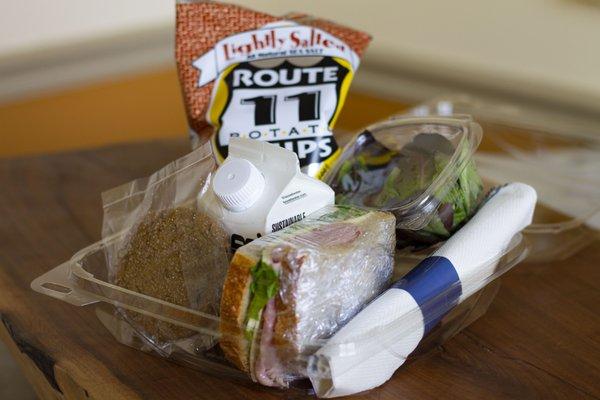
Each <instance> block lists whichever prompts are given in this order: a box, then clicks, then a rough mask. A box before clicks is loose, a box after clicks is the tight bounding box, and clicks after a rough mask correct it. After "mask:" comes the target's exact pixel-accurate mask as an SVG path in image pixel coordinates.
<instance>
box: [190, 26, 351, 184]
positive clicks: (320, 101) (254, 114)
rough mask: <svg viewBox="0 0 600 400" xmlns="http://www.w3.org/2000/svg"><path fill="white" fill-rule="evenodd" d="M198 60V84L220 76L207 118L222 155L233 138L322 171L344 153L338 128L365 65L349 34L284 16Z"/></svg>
mask: <svg viewBox="0 0 600 400" xmlns="http://www.w3.org/2000/svg"><path fill="white" fill-rule="evenodd" d="M192 65H193V66H194V68H196V69H197V70H198V71H199V78H198V82H197V85H198V87H202V86H204V85H206V84H208V83H211V82H214V85H213V88H212V93H211V100H210V104H209V106H208V109H207V112H206V120H207V122H208V123H209V124H210V125H211V126H212V127H213V128H214V133H213V136H212V141H213V145H214V149H215V153H216V156H217V160H218V161H219V162H221V161H223V160H224V159H225V158H226V157H227V149H228V144H229V139H230V138H232V137H243V138H250V139H256V140H264V141H268V142H270V143H273V144H277V145H279V146H281V147H284V148H286V149H288V150H292V151H294V152H295V153H296V154H297V155H298V159H299V161H300V166H301V168H302V171H303V172H305V173H307V174H308V175H310V176H313V177H316V178H321V177H322V176H323V174H324V173H325V172H326V171H327V170H328V169H329V168H330V167H331V165H332V164H333V162H334V161H335V159H336V157H338V155H339V152H340V151H339V149H338V146H337V143H336V141H335V138H334V136H333V133H332V129H333V126H334V124H335V122H336V120H337V118H338V116H339V114H340V111H341V109H342V107H343V105H344V101H345V99H346V95H347V93H348V89H349V87H350V83H351V81H352V78H353V76H354V73H355V71H356V69H357V68H358V65H359V56H358V55H357V54H356V53H355V52H354V50H353V49H352V48H351V47H350V46H349V45H348V44H346V43H345V42H344V41H342V40H340V39H339V38H337V37H336V36H334V35H332V34H330V33H328V32H326V31H324V30H322V29H319V28H316V27H314V26H308V25H301V24H298V23H296V22H294V21H286V20H283V21H277V22H273V23H268V24H266V25H264V26H262V27H261V28H260V29H255V30H250V31H245V32H241V33H238V34H235V35H231V36H228V37H226V38H224V39H222V40H220V41H218V42H217V43H216V44H215V45H214V47H213V48H212V49H211V50H210V51H208V52H206V53H205V54H203V55H202V56H201V57H199V58H198V59H196V60H194V62H193V64H192Z"/></svg>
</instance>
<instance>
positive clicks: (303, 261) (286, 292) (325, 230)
mask: <svg viewBox="0 0 600 400" xmlns="http://www.w3.org/2000/svg"><path fill="white" fill-rule="evenodd" d="M394 228H395V218H394V216H393V215H392V214H390V213H387V212H380V211H367V210H363V209H358V208H354V207H347V206H328V207H325V208H323V209H321V210H319V211H317V212H315V213H313V214H311V215H310V216H309V217H308V218H306V219H305V220H303V221H301V222H297V223H295V224H293V225H291V226H289V227H287V228H286V229H284V230H281V231H279V232H276V233H273V234H270V235H267V236H264V237H262V238H259V239H256V240H254V241H253V242H251V243H249V244H247V245H245V246H242V247H240V248H239V249H238V250H237V251H236V253H235V255H234V257H233V259H232V261H231V264H230V267H229V271H228V272H227V278H226V281H225V285H224V288H223V294H222V298H221V324H220V330H221V339H220V345H221V348H222V349H223V351H224V353H225V355H226V357H227V358H228V359H229V360H230V361H231V362H232V363H233V364H235V365H236V366H237V367H238V368H240V369H241V370H243V371H245V372H247V373H248V374H249V375H250V376H251V377H252V379H253V380H254V381H256V382H259V383H261V384H263V385H267V386H279V387H287V386H289V384H290V382H292V381H294V380H297V379H300V378H303V377H305V376H306V372H305V371H306V359H307V357H308V356H309V355H310V354H312V353H313V352H314V351H316V348H315V347H316V346H318V344H319V343H320V341H321V340H322V339H326V338H328V337H330V336H331V335H332V334H333V333H335V332H336V331H337V330H338V329H339V328H340V327H341V326H343V325H344V324H345V323H346V322H347V321H348V320H349V319H350V318H352V317H353V316H354V315H355V314H356V313H357V312H358V311H359V310H360V309H361V308H362V307H363V306H364V305H366V304H367V303H368V302H369V301H370V300H371V299H373V298H374V297H375V296H377V295H378V294H379V293H380V292H381V291H382V290H383V289H385V288H386V287H387V284H388V281H389V279H390V277H391V275H392V270H393V250H394V245H395V233H394V232H395V231H394Z"/></svg>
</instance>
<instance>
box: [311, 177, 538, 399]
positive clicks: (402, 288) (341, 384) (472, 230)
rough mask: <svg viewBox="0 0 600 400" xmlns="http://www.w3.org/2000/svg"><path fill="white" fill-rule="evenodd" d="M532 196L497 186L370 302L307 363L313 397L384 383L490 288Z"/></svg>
mask: <svg viewBox="0 0 600 400" xmlns="http://www.w3.org/2000/svg"><path fill="white" fill-rule="evenodd" d="M536 198H537V196H536V192H535V190H534V189H533V188H532V187H530V186H528V185H525V184H523V183H512V184H509V185H506V186H503V187H500V188H498V189H497V190H496V192H495V193H494V194H493V195H492V196H491V197H489V198H488V199H487V201H486V203H485V204H484V205H483V206H482V207H481V208H480V209H479V211H478V212H477V214H475V215H474V216H473V218H471V220H470V221H469V222H468V223H467V224H466V225H465V226H464V227H463V228H461V229H460V230H459V231H458V232H456V233H455V234H454V235H453V236H452V237H451V238H450V239H448V241H446V243H444V245H443V246H441V247H440V248H439V249H438V250H437V251H436V252H435V253H434V254H433V255H432V256H430V257H428V258H426V259H425V260H423V261H422V262H421V263H419V265H417V266H416V267H415V268H414V269H413V270H412V271H411V272H409V273H408V274H407V275H405V276H404V277H403V278H402V279H400V280H399V281H398V282H396V283H395V284H394V285H392V287H391V288H390V289H388V290H387V291H386V292H384V293H383V294H382V295H381V296H379V297H378V298H377V299H375V300H374V301H373V302H372V303H371V304H369V305H368V306H367V307H366V308H365V309H364V310H362V311H361V312H360V313H359V314H357V315H356V316H355V317H354V318H353V319H352V320H351V321H350V322H349V323H348V324H347V325H346V326H344V327H343V328H342V329H340V330H339V331H338V332H337V333H336V334H335V335H334V336H333V337H332V338H331V339H329V341H328V342H327V343H326V344H325V345H324V346H323V347H322V348H321V349H319V351H317V352H316V353H315V354H314V355H313V356H311V358H310V359H309V364H308V374H309V377H310V379H311V382H312V384H313V387H314V388H315V391H316V392H317V395H318V396H319V397H338V396H345V395H350V394H353V393H358V392H362V391H365V390H368V389H372V388H374V387H377V386H379V385H381V384H383V383H384V382H386V381H387V380H388V379H389V378H390V377H391V376H392V374H393V373H394V371H396V369H398V368H399V367H400V366H401V365H402V364H403V363H404V361H405V360H406V358H407V357H408V356H409V355H410V354H411V353H412V352H413V351H414V350H415V348H416V347H417V345H418V344H419V342H420V341H421V339H422V338H423V336H424V335H425V334H427V332H429V330H431V329H432V328H433V327H434V326H435V325H436V324H437V323H438V322H439V321H440V319H441V318H442V317H443V316H444V315H445V314H446V313H447V312H448V311H450V310H451V309H452V308H453V307H454V306H456V305H457V304H459V303H460V302H462V301H463V300H464V299H466V298H467V297H469V296H470V295H471V294H473V293H475V292H476V291H478V290H479V289H481V288H482V287H483V286H485V285H486V284H487V282H489V279H490V278H491V277H492V276H493V274H494V270H495V268H496V264H497V261H498V260H499V259H500V257H501V256H502V255H503V254H504V253H505V252H506V250H507V249H508V247H509V244H510V242H511V240H512V238H513V237H514V236H515V235H516V234H517V233H519V232H520V231H521V230H523V228H525V227H526V226H527V225H529V224H530V223H531V220H532V217H533V211H534V208H535V203H536Z"/></svg>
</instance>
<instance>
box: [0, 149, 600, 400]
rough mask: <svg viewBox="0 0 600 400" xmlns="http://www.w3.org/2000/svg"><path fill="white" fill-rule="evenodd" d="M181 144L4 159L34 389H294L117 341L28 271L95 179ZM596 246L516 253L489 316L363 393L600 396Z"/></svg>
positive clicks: (82, 207) (96, 209) (95, 392)
mask: <svg viewBox="0 0 600 400" xmlns="http://www.w3.org/2000/svg"><path fill="white" fill-rule="evenodd" d="M187 151H188V143H187V142H186V141H184V140H180V141H161V142H148V143H143V144H135V145H117V146H113V147H107V148H102V149H97V150H90V151H80V152H73V153H63V154H56V155H51V156H35V157H33V156H32V157H24V158H15V159H11V160H0V188H1V189H0V191H1V195H0V314H1V318H2V319H1V324H0V337H1V338H2V340H3V341H5V342H6V343H7V344H8V345H9V348H10V350H11V351H12V354H13V355H14V356H15V358H16V359H17V360H18V361H19V363H20V365H21V366H22V368H23V370H24V372H25V374H26V375H27V376H28V378H29V379H30V381H31V382H32V384H33V385H34V387H35V389H36V392H37V393H38V395H39V396H40V398H44V399H84V398H92V399H136V398H140V399H250V398H259V397H260V398H266V399H275V398H282V397H288V398H296V397H301V395H299V394H297V393H281V392H274V391H270V390H262V389H260V388H258V387H257V386H253V385H249V386H246V385H239V384H236V383H232V382H230V381H227V380H224V379H219V378H218V377H214V376H210V375H207V374H204V373H202V372H199V371H195V370H192V369H188V368H185V367H182V366H179V365H176V364H174V363H171V362H168V361H165V360H163V359H160V358H157V357H153V356H151V355H148V354H144V353H142V352H139V351H136V350H134V349H131V348H128V347H126V346H124V345H121V344H119V343H117V342H116V341H115V340H114V339H113V338H112V336H111V335H110V333H109V332H108V331H107V330H106V329H104V327H103V326H102V325H101V323H100V322H99V321H98V319H97V318H96V316H95V314H94V312H93V310H92V309H91V308H85V307H83V308H77V307H73V306H70V305H68V304H66V303H62V302H60V301H57V300H53V299H50V298H49V297H46V296H44V295H41V294H38V293H35V292H33V291H32V290H31V289H30V288H29V284H30V282H31V280H32V279H34V278H35V277H37V276H38V275H40V274H42V273H43V272H45V271H47V270H49V269H50V268H53V267H54V266H56V265H58V264H59V263H61V262H63V261H65V260H67V259H69V258H70V257H71V255H72V254H73V253H74V252H75V251H77V250H79V249H80V248H82V247H84V246H86V245H88V244H90V243H92V242H94V241H96V240H98V239H99V237H100V227H101V207H100V196H99V195H100V192H101V191H103V190H106V189H108V188H110V187H113V186H116V185H118V184H121V183H123V182H125V181H129V180H131V179H134V178H137V177H140V176H144V175H148V174H149V173H151V172H153V171H154V170H156V169H157V168H159V167H160V166H162V165H164V164H166V163H168V162H169V161H171V160H173V159H175V158H176V157H178V156H180V155H183V154H184V153H185V152H187ZM599 265H600V247H599V246H598V242H596V243H594V244H593V245H592V246H590V247H588V248H587V249H585V250H584V251H582V252H580V253H578V254H577V255H575V256H573V257H571V258H570V259H568V260H566V261H560V262H552V263H547V264H527V263H525V264H522V265H520V266H518V267H517V268H516V269H515V270H513V271H511V272H510V273H509V274H508V275H507V276H505V278H504V280H503V282H502V286H501V288H500V291H499V293H498V296H497V298H496V300H495V301H494V302H493V303H492V305H491V307H490V309H489V311H488V313H487V314H486V316H485V317H483V318H481V319H479V320H478V321H476V322H475V323H474V324H472V325H471V326H470V327H469V328H467V329H466V330H465V331H463V332H462V333H460V334H459V335H457V336H456V337H455V338H453V339H452V340H450V341H449V342H447V343H446V344H445V345H444V346H442V347H440V348H439V349H438V350H437V351H435V352H433V353H432V354H430V355H429V356H427V357H425V358H422V359H419V360H418V361H416V362H413V363H411V364H409V365H406V366H405V367H404V368H402V369H401V370H399V371H398V372H397V373H396V374H395V376H394V377H393V379H392V380H391V381H390V382H388V383H387V384H386V385H384V386H383V387H381V388H379V389H376V390H373V391H371V392H369V393H367V394H365V395H364V396H363V398H366V399H400V398H402V399H437V398H447V399H458V398H460V399H482V398H485V399H549V398H550V399H594V398H600V307H599V306H600V268H598V266H599Z"/></svg>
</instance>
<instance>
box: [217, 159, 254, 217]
mask: <svg viewBox="0 0 600 400" xmlns="http://www.w3.org/2000/svg"><path fill="white" fill-rule="evenodd" d="M264 188H265V178H264V177H263V175H262V174H261V173H260V171H259V170H258V168H256V167H255V166H254V164H252V163H251V162H250V161H248V160H244V159H242V158H234V159H232V160H229V161H227V162H225V164H223V165H221V167H220V168H219V169H218V170H217V173H216V174H215V180H214V182H213V190H214V192H215V194H216V195H217V197H218V198H219V200H221V202H222V203H223V205H224V206H225V208H227V209H228V210H230V211H236V212H239V211H244V210H246V209H248V208H250V207H251V206H252V205H253V204H254V203H255V202H256V200H258V198H259V197H260V195H261V194H262V192H263V189H264Z"/></svg>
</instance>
